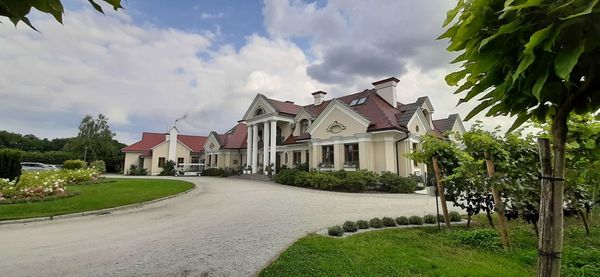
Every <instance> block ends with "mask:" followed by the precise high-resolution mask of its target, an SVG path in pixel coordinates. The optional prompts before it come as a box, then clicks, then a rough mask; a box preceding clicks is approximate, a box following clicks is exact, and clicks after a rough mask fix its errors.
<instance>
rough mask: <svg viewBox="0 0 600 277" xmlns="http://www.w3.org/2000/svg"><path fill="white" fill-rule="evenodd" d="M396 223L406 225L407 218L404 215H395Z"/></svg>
mask: <svg viewBox="0 0 600 277" xmlns="http://www.w3.org/2000/svg"><path fill="white" fill-rule="evenodd" d="M396 223H397V224H398V225H408V218H407V217H406V216H400V217H396Z"/></svg>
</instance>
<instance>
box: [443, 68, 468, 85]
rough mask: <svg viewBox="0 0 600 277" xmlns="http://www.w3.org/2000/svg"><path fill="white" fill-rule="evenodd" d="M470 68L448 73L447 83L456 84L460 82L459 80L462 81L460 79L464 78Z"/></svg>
mask: <svg viewBox="0 0 600 277" xmlns="http://www.w3.org/2000/svg"><path fill="white" fill-rule="evenodd" d="M467 73H468V70H466V69H463V70H461V71H457V72H452V73H450V74H448V75H446V78H445V79H446V83H447V84H448V85H449V86H456V85H457V84H458V82H460V80H462V79H463V78H464V77H465V75H467Z"/></svg>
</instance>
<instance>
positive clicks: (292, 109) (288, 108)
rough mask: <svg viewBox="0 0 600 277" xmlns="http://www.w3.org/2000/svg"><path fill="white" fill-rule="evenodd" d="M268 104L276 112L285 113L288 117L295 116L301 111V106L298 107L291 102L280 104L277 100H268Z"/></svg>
mask: <svg viewBox="0 0 600 277" xmlns="http://www.w3.org/2000/svg"><path fill="white" fill-rule="evenodd" d="M267 99H268V100H269V103H270V104H271V105H272V106H273V107H274V108H275V110H277V111H278V112H280V113H285V114H289V115H296V114H298V113H299V112H300V110H301V109H302V106H298V105H296V104H294V103H293V102H289V101H286V102H282V101H279V100H273V99H269V98H267Z"/></svg>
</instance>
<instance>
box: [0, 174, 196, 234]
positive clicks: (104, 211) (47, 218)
mask: <svg viewBox="0 0 600 277" xmlns="http://www.w3.org/2000/svg"><path fill="white" fill-rule="evenodd" d="M192 184H193V183H192ZM193 185H194V186H193V187H191V188H190V189H188V190H186V191H182V192H180V193H177V194H173V195H168V196H165V197H161V198H157V199H152V200H148V201H145V202H139V203H133V204H127V205H123V206H118V207H113V208H106V209H100V210H93V211H85V212H77V213H70V214H61V215H53V216H44V217H34V218H23V219H13V220H1V221H0V225H9V224H21V223H33V222H39V221H53V220H60V219H67V218H74V217H84V216H89V215H105V214H110V213H112V212H116V211H121V210H127V209H134V208H141V207H143V206H144V205H148V204H152V203H156V202H160V201H163V200H167V199H170V198H174V197H177V196H181V195H184V194H186V193H188V192H190V191H192V190H194V189H196V184H193Z"/></svg>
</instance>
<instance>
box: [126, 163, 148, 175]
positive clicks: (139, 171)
mask: <svg viewBox="0 0 600 277" xmlns="http://www.w3.org/2000/svg"><path fill="white" fill-rule="evenodd" d="M127 175H138V176H139V175H148V170H147V169H145V168H138V167H137V165H135V164H132V165H130V166H129V170H128V171H127Z"/></svg>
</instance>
